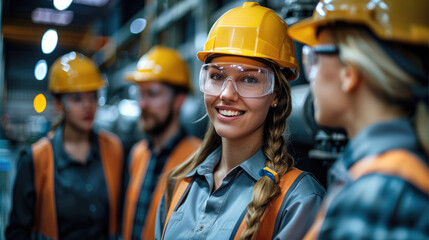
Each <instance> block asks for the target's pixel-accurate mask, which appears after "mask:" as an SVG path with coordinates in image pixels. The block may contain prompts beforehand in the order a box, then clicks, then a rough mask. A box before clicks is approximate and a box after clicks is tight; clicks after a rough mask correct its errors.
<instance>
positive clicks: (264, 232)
mask: <svg viewBox="0 0 429 240" xmlns="http://www.w3.org/2000/svg"><path fill="white" fill-rule="evenodd" d="M301 173H302V171H301V170H299V169H296V168H292V169H290V170H289V171H287V172H286V174H285V175H284V176H283V177H282V178H281V179H280V182H279V185H280V194H279V195H278V196H277V197H276V198H275V199H274V200H273V201H272V202H271V203H270V205H269V206H268V207H267V209H266V210H265V212H264V214H263V215H262V217H261V220H260V221H261V224H260V227H259V230H258V231H257V232H256V233H255V234H254V235H253V238H252V239H272V236H273V232H274V226H275V223H276V219H277V214H278V212H279V210H280V207H281V205H282V203H283V199H284V197H285V195H286V193H287V192H288V190H289V188H290V186H292V184H293V183H294V182H295V180H296V179H297V178H298V176H299V175H300V174H301ZM192 181H193V180H192V178H184V179H183V180H181V181H180V182H179V183H178V184H176V188H175V191H174V193H173V196H172V198H171V204H170V206H171V207H170V208H169V210H168V213H167V217H166V220H165V224H164V229H163V231H162V237H161V239H163V238H164V233H165V229H166V227H167V224H168V221H169V220H170V217H171V214H172V213H173V211H175V210H177V208H178V207H179V206H180V204H181V202H182V201H183V200H184V199H185V195H186V194H187V193H188V191H189V189H190V187H191V185H192V184H191V182H192ZM172 206H174V207H172ZM245 227H246V218H245V217H243V219H242V221H241V223H240V226H239V228H238V230H237V232H236V233H235V236H234V240H238V239H240V236H241V233H242V232H243V230H244V228H245Z"/></svg>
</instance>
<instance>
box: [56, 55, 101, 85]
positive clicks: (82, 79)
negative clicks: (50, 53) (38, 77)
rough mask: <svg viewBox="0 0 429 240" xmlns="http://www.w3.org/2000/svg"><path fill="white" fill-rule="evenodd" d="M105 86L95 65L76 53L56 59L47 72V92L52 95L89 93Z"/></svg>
mask: <svg viewBox="0 0 429 240" xmlns="http://www.w3.org/2000/svg"><path fill="white" fill-rule="evenodd" d="M105 85H106V82H105V81H104V79H103V77H102V76H101V73H100V71H99V70H98V67H97V66H96V65H95V63H94V62H93V61H92V60H91V59H89V58H87V57H85V56H84V55H83V54H81V53H77V52H70V53H67V54H65V55H63V56H62V57H60V58H58V59H57V60H56V61H55V62H54V63H53V64H52V66H51V69H50V72H49V91H50V92H52V93H68V92H89V91H95V90H98V89H100V88H101V87H104V86H105Z"/></svg>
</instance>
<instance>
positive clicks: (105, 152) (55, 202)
mask: <svg viewBox="0 0 429 240" xmlns="http://www.w3.org/2000/svg"><path fill="white" fill-rule="evenodd" d="M103 86H105V81H104V79H103V77H102V75H101V73H100V72H99V70H98V68H97V66H96V65H95V63H94V62H93V61H92V60H90V59H89V58H87V57H85V56H84V55H82V54H80V53H77V52H70V53H68V54H65V55H64V56H62V57H60V58H59V59H57V60H56V61H55V62H54V64H53V65H52V66H51V69H50V73H49V91H50V92H51V93H52V94H53V95H54V105H55V107H56V108H57V109H58V110H59V111H60V112H61V113H62V120H61V121H59V124H58V125H57V126H56V128H54V129H53V130H52V132H51V133H50V134H49V137H44V138H42V139H40V140H39V141H37V142H36V143H34V144H33V145H31V147H30V148H28V149H26V150H24V151H22V152H21V154H20V156H19V164H18V171H17V175H16V180H15V184H14V188H13V201H12V212H11V216H10V222H9V226H8V228H7V231H6V238H7V239H13V240H17V239H65V240H67V239H70V240H72V239H73V240H75V239H82V240H83V239H112V238H115V237H117V236H118V232H119V226H120V225H119V224H120V223H119V219H120V216H119V201H120V193H121V180H122V165H123V150H122V144H121V143H120V141H119V139H118V138H117V137H116V136H114V135H113V134H110V133H107V132H104V131H98V130H95V129H94V128H93V122H94V117H95V112H96V110H97V105H98V97H97V90H98V89H100V88H101V87H103Z"/></svg>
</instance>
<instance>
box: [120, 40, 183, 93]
mask: <svg viewBox="0 0 429 240" xmlns="http://www.w3.org/2000/svg"><path fill="white" fill-rule="evenodd" d="M125 79H126V80H128V81H130V82H134V83H140V82H148V81H159V82H164V83H167V84H170V85H173V86H179V87H185V88H186V89H188V90H191V80H190V75H189V69H188V66H187V64H186V62H185V61H184V60H183V59H182V58H181V56H180V54H179V52H178V51H176V50H174V49H172V48H167V47H162V46H155V47H153V48H152V49H150V50H149V52H147V53H146V54H145V55H143V56H142V57H141V58H140V60H139V61H138V63H137V69H136V70H135V71H134V72H133V73H130V74H127V75H126V76H125Z"/></svg>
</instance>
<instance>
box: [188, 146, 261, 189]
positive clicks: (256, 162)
mask: <svg viewBox="0 0 429 240" xmlns="http://www.w3.org/2000/svg"><path fill="white" fill-rule="evenodd" d="M221 155H222V146H219V147H218V148H216V149H215V150H214V151H213V152H212V153H211V154H210V155H209V156H208V157H207V158H206V159H205V160H204V161H203V162H202V163H201V164H200V165H198V166H197V167H196V168H195V169H194V170H192V171H191V172H190V173H188V174H187V175H186V177H193V176H195V175H197V174H198V175H201V176H203V175H205V174H207V173H213V171H214V169H215V168H216V166H217V164H218V163H219V161H220V158H221ZM266 160H267V157H266V156H265V155H264V153H263V152H262V150H261V149H259V150H258V151H257V152H256V153H255V154H253V155H252V156H251V157H250V158H249V159H247V160H246V161H244V162H243V163H241V164H240V165H238V166H236V167H235V168H234V169H236V168H241V169H243V170H244V172H246V173H247V175H249V176H250V177H252V178H253V179H254V180H255V181H258V180H259V179H260V178H261V176H259V171H260V170H261V169H262V168H264V167H265V161H266ZM234 169H232V170H231V171H230V172H232V171H233V170H234Z"/></svg>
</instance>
